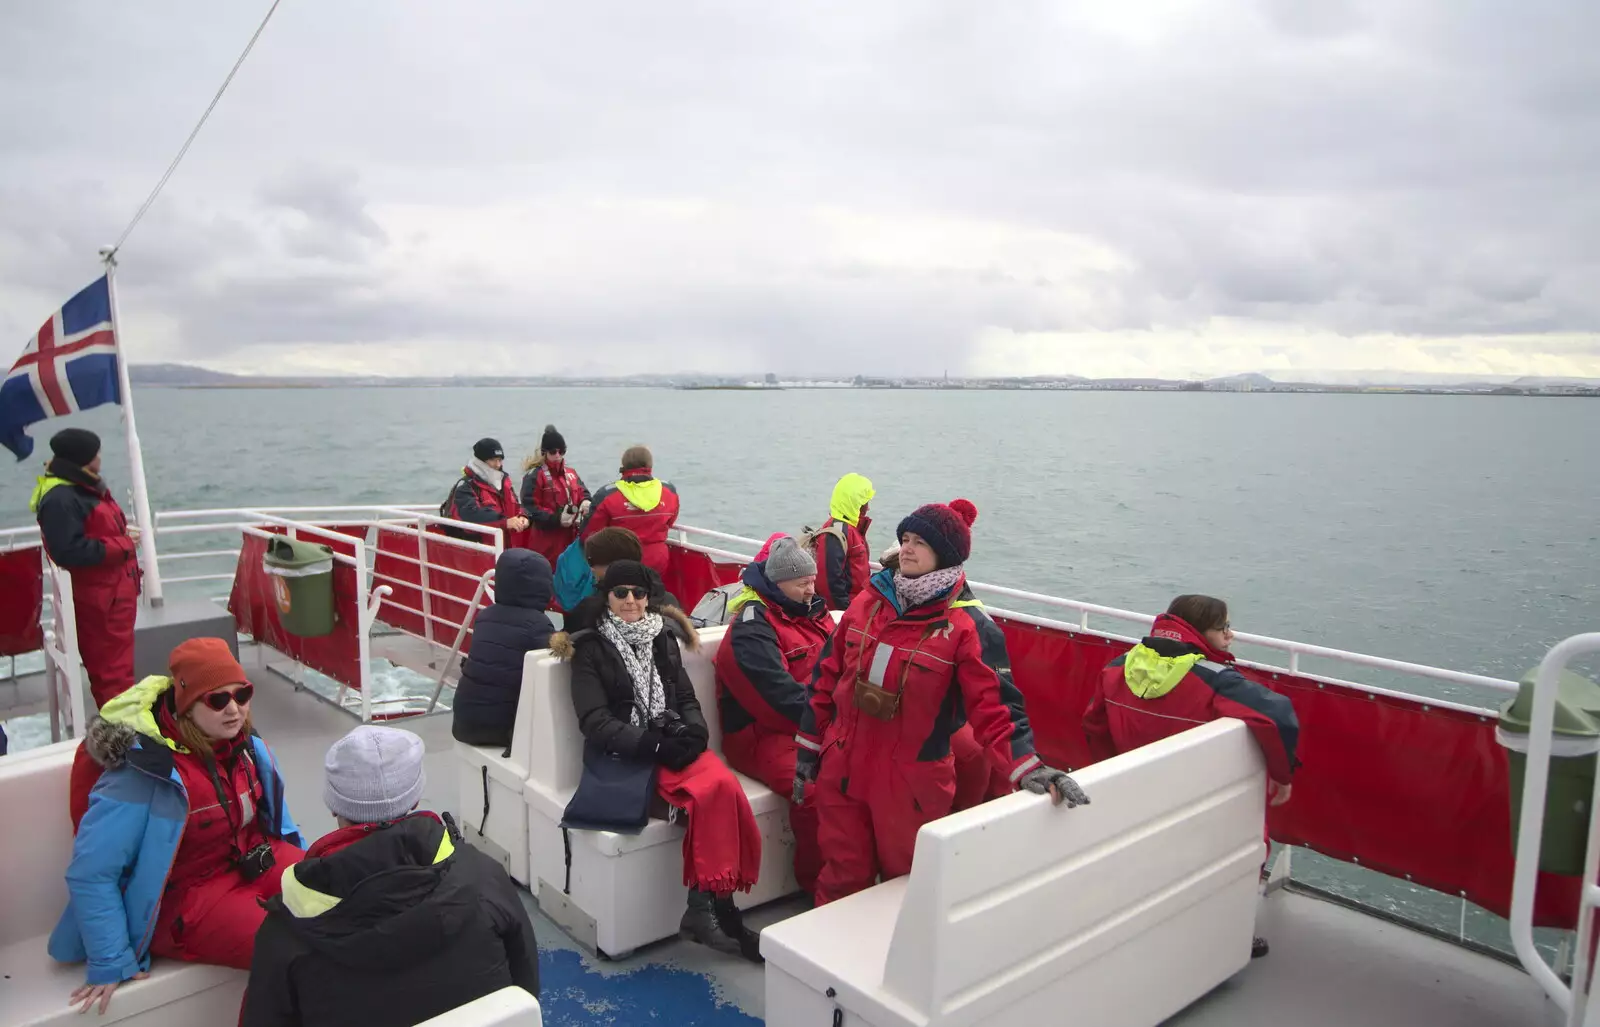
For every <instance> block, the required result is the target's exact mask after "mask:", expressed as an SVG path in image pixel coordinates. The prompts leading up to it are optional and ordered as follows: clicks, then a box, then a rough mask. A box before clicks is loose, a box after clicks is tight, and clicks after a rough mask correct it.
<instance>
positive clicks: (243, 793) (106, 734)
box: [50, 638, 305, 1013]
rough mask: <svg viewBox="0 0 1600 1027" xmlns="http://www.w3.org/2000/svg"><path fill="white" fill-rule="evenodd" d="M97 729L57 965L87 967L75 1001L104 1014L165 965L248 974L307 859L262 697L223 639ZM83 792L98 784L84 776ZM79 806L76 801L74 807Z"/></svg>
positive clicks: (110, 712)
mask: <svg viewBox="0 0 1600 1027" xmlns="http://www.w3.org/2000/svg"><path fill="white" fill-rule="evenodd" d="M168 666H169V667H170V668H171V671H172V676H171V677H159V676H152V677H147V678H145V679H144V680H143V681H140V682H139V683H138V684H136V685H134V686H133V687H132V688H130V689H129V690H127V691H126V692H123V693H122V694H121V695H119V696H117V697H116V698H114V699H112V700H111V701H110V702H108V703H106V705H105V706H104V707H103V708H102V709H101V711H100V716H98V717H96V718H94V720H92V721H90V722H89V728H88V731H87V732H86V734H85V739H84V749H85V750H86V751H87V753H88V754H89V756H90V757H92V758H93V759H94V760H95V761H96V762H97V763H98V764H99V766H100V767H103V768H104V770H103V772H102V773H101V774H100V776H99V779H98V780H96V781H94V782H93V783H92V786H93V790H92V791H91V792H90V793H89V795H88V798H87V811H86V812H84V814H83V818H82V821H81V823H79V824H78V835H77V838H76V840H75V841H74V842H73V846H72V862H71V863H70V864H68V866H67V894H68V899H67V909H66V912H65V913H63V914H62V916H61V921H60V923H58V924H57V925H56V928H55V930H54V931H53V932H52V933H51V935H50V956H51V958H53V959H56V960H59V961H60V962H63V963H77V962H82V961H84V960H87V961H88V964H89V965H88V970H87V973H86V976H85V983H84V985H83V987H81V988H79V989H77V990H76V991H74V992H73V993H72V999H71V1001H72V1002H73V1003H74V1004H77V1003H82V1005H83V1009H84V1010H85V1011H86V1010H88V1008H89V1007H90V1006H91V1005H93V1004H94V1003H95V1002H99V1003H100V1011H101V1012H102V1013H103V1012H105V1010H106V1007H107V1006H108V1005H109V1004H110V1002H111V995H112V993H113V992H115V991H116V989H117V985H118V984H120V983H121V982H123V981H126V980H132V979H136V978H140V977H145V976H147V975H148V971H149V969H150V956H151V953H154V954H155V955H158V956H165V957H169V958H172V959H182V960H188V961H190V962H195V963H217V964H220V965H222V966H232V967H237V968H239V969H241V970H248V969H249V968H250V957H251V954H252V953H253V952H254V951H255V939H256V928H257V927H259V926H261V919H262V917H263V916H265V915H266V914H265V911H264V910H263V909H262V908H261V903H260V900H261V899H264V898H267V897H269V896H272V895H276V894H277V892H278V887H279V878H280V877H281V876H282V875H283V871H284V869H285V868H286V867H288V866H290V865H291V864H293V863H296V862H298V861H299V860H300V859H301V857H303V856H304V855H305V853H304V852H302V851H301V848H300V846H301V844H302V843H301V839H300V832H299V829H297V828H296V827H295V825H294V821H293V820H292V819H290V817H289V810H288V808H287V806H286V805H285V802H284V789H283V778H282V777H281V776H280V775H279V773H278V764H277V760H276V759H275V758H274V757H273V755H272V751H271V750H270V749H268V748H267V745H266V743H265V742H263V741H262V740H261V738H260V737H259V736H258V735H257V734H256V733H255V730H254V728H253V727H252V726H251V723H250V697H251V695H252V693H253V692H254V687H253V686H252V685H251V684H250V682H249V681H248V680H246V678H245V673H244V668H243V667H241V666H239V661H238V660H236V659H234V657H233V653H232V652H231V651H230V650H229V648H228V643H227V642H224V641H223V640H222V639H220V638H191V639H189V640H188V641H186V642H184V643H182V644H181V645H179V646H178V647H177V648H176V649H174V650H172V655H171V657H170V658H169V661H168ZM73 784H74V786H77V787H82V786H84V785H86V784H87V782H84V781H81V780H80V779H79V778H78V777H77V776H74V781H73ZM76 798H77V797H74V799H76Z"/></svg>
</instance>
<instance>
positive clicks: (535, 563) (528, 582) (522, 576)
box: [494, 549, 556, 610]
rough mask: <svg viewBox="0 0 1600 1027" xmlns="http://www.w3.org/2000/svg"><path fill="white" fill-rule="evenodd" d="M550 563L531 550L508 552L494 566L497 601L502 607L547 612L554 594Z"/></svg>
mask: <svg viewBox="0 0 1600 1027" xmlns="http://www.w3.org/2000/svg"><path fill="white" fill-rule="evenodd" d="M555 589H556V585H555V577H554V576H553V575H552V574H551V573H550V561H549V560H546V559H545V558H544V557H542V556H540V555H539V554H538V553H535V552H534V551H533V550H531V549H507V550H506V551H505V552H503V553H501V554H500V559H498V560H496V561H495V564H494V601H495V602H496V603H498V604H500V605H502V606H520V607H524V608H526V609H529V610H544V609H547V608H548V607H549V606H550V600H551V598H552V597H554V595H555Z"/></svg>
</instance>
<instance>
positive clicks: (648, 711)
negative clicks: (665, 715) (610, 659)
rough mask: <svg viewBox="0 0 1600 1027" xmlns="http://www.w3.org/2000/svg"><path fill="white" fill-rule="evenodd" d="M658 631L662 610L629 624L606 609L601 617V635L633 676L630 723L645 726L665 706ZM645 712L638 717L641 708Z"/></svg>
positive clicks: (630, 675) (665, 692) (659, 629)
mask: <svg viewBox="0 0 1600 1027" xmlns="http://www.w3.org/2000/svg"><path fill="white" fill-rule="evenodd" d="M659 634H661V614H659V613H647V614H645V615H644V616H643V617H641V618H639V619H638V620H636V621H634V622H633V623H632V624H628V623H626V622H625V621H623V620H622V618H620V617H618V616H617V615H616V614H614V613H612V612H610V611H609V610H608V611H607V612H606V615H605V618H604V619H603V620H601V621H600V635H601V637H603V638H604V639H605V640H606V641H608V642H610V643H611V644H612V645H613V646H614V647H616V650H617V654H618V655H619V656H621V657H622V664H623V666H625V667H627V668H628V676H629V677H630V678H632V679H633V715H632V720H633V723H634V724H635V725H637V726H640V727H644V726H646V725H648V724H649V722H650V721H652V720H654V719H655V718H656V717H657V716H659V715H660V714H661V713H662V712H663V711H664V710H665V709H666V708H667V690H666V687H665V686H664V685H662V683H661V671H659V670H657V669H656V658H655V640H656V636H657V635H659ZM641 711H643V713H644V716H643V718H642V719H641V717H640V712H641Z"/></svg>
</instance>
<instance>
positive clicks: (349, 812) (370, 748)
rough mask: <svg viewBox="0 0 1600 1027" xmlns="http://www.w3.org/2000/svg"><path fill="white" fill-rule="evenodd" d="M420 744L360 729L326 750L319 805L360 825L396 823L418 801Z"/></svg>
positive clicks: (406, 736) (393, 731)
mask: <svg viewBox="0 0 1600 1027" xmlns="http://www.w3.org/2000/svg"><path fill="white" fill-rule="evenodd" d="M422 755H423V745H422V739H420V738H418V737H417V736H416V735H414V734H412V733H411V732H409V731H401V730H400V729H399V728H392V727H378V726H377V725H374V724H363V725H361V726H360V727H358V728H356V729H355V730H353V731H351V732H350V733H349V734H347V735H345V736H344V737H343V738H341V739H339V740H338V741H337V742H334V743H333V745H332V746H331V747H330V748H329V749H328V755H327V758H326V759H324V760H323V761H322V769H323V771H324V777H325V782H324V784H323V788H322V800H323V802H325V803H326V804H327V806H328V810H329V812H331V813H332V814H333V815H334V816H337V817H343V818H344V819H346V820H350V821H353V822H355V823H358V824H377V823H381V822H382V821H385V820H398V819H399V818H401V817H403V816H405V815H406V814H407V813H410V812H411V811H412V809H414V808H415V807H416V805H417V803H419V802H421V801H422V789H423V788H424V786H426V785H427V782H428V779H427V775H426V774H424V773H423V772H422Z"/></svg>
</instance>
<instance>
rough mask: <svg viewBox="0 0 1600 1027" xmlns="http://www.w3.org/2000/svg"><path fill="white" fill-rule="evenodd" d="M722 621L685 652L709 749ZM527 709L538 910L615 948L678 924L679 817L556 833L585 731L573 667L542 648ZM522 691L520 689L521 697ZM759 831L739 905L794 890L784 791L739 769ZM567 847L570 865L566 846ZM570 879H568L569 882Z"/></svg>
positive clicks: (577, 774)
mask: <svg viewBox="0 0 1600 1027" xmlns="http://www.w3.org/2000/svg"><path fill="white" fill-rule="evenodd" d="M725 633H726V629H725V628H712V629H708V630H704V631H702V632H701V633H700V650H699V651H698V652H690V651H688V650H685V651H684V653H683V660H684V669H685V670H686V671H687V672H688V674H689V678H690V680H691V681H692V682H693V683H694V690H695V696H696V698H698V699H699V701H700V708H701V711H702V713H704V715H705V719H706V726H707V728H708V730H709V733H710V741H709V743H708V748H709V750H710V751H712V752H717V753H720V752H721V751H722V731H721V727H720V725H719V724H718V722H717V699H716V675H715V671H714V670H713V667H712V663H713V661H714V660H715V658H716V652H717V647H718V646H719V645H721V643H722V638H723V635H724V634H725ZM529 680H530V681H531V684H532V695H531V698H532V702H531V703H529V709H530V712H531V713H532V716H533V733H532V737H533V742H532V757H531V758H532V774H531V775H530V777H529V779H528V782H527V784H526V785H525V786H524V788H523V796H524V799H525V802H526V806H527V811H528V857H529V872H530V874H531V875H532V878H533V880H532V889H533V892H534V895H535V897H536V898H538V900H539V904H540V906H541V907H542V908H543V909H544V911H545V913H546V914H547V915H548V916H550V917H551V918H552V919H554V920H555V921H556V922H557V923H559V924H561V925H562V926H563V927H565V928H566V929H567V930H568V932H569V933H571V934H572V935H573V936H574V937H575V938H578V939H580V940H583V941H586V942H589V943H591V944H593V945H594V946H595V947H596V948H597V949H599V950H600V951H601V952H603V953H605V954H607V955H610V956H614V957H621V956H623V955H626V954H628V953H630V952H632V951H633V950H634V949H636V948H638V947H639V946H641V945H648V944H650V943H651V942H655V941H660V940H661V939H663V938H670V937H672V936H674V935H676V934H677V933H678V922H679V920H680V919H681V918H682V916H683V910H684V905H685V902H686V901H687V889H686V887H685V886H684V883H683V851H682V845H683V832H684V829H683V827H682V826H681V825H679V824H675V823H669V822H667V821H665V820H652V821H650V823H649V824H647V825H646V826H645V828H644V830H642V831H640V832H639V833H638V834H620V833H617V832H614V831H572V832H569V833H568V835H567V836H566V837H563V833H562V830H561V816H562V813H563V812H564V811H565V810H566V807H567V803H568V802H569V801H571V799H572V796H573V794H574V793H575V792H576V791H577V789H578V782H579V780H580V779H581V778H582V776H583V735H582V733H581V732H579V730H578V722H577V718H576V716H575V715H574V714H573V710H572V676H571V668H570V667H569V665H568V664H566V663H563V662H561V661H559V660H557V659H555V658H554V657H550V656H546V655H544V654H541V658H540V659H539V660H538V661H537V662H536V663H535V664H534V665H533V666H532V667H531V668H530V672H529ZM528 698H529V694H528V692H526V691H525V692H524V700H525V701H526V700H527V699H528ZM737 776H738V778H739V783H740V784H741V785H742V786H743V787H744V793H745V797H746V798H747V799H749V801H750V808H751V811H752V812H753V813H754V814H755V818H756V825H757V827H758V828H759V829H760V831H761V871H760V877H759V880H758V882H757V884H756V886H755V888H753V889H752V890H751V891H750V892H749V893H748V894H740V895H738V896H736V901H737V902H738V903H739V905H740V906H743V907H749V906H756V905H761V904H762V903H765V902H771V901H772V900H774V899H778V898H782V897H783V896H785V895H789V894H791V893H793V892H794V891H796V890H798V885H797V884H796V883H795V879H794V834H793V832H792V831H791V830H790V828H789V799H788V797H787V796H783V795H778V794H777V793H775V792H773V791H772V789H770V788H768V787H767V786H766V785H764V784H762V783H760V782H759V781H755V780H753V779H751V778H748V777H745V776H744V775H743V774H738V775H737ZM569 845H570V852H571V869H570V874H569V872H568V860H567V854H568V851H569ZM569 878H570V884H569Z"/></svg>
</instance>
